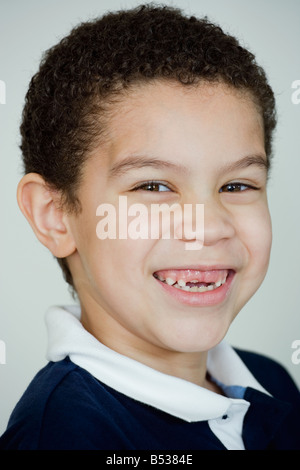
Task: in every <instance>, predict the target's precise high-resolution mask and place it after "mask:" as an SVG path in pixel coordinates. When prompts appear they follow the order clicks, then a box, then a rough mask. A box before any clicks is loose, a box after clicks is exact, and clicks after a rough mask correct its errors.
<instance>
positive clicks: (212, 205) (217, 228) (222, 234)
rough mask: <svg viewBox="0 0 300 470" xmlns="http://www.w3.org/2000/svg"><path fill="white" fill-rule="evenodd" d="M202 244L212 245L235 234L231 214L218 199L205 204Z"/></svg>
mask: <svg viewBox="0 0 300 470" xmlns="http://www.w3.org/2000/svg"><path fill="white" fill-rule="evenodd" d="M204 207H205V212H204V242H203V244H204V246H212V245H215V244H217V243H219V242H220V241H222V240H223V241H224V240H228V239H230V238H232V237H234V235H235V228H234V223H233V219H232V215H231V214H230V212H229V211H228V210H226V209H225V207H224V206H223V205H222V204H221V203H220V202H219V201H210V202H207V203H206V204H205V206H204Z"/></svg>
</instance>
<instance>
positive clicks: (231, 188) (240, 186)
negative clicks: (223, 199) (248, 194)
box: [219, 183, 258, 193]
mask: <svg viewBox="0 0 300 470" xmlns="http://www.w3.org/2000/svg"><path fill="white" fill-rule="evenodd" d="M247 189H254V190H256V189H258V188H255V187H254V186H251V185H249V184H244V183H229V184H225V185H224V186H222V188H220V189H219V193H224V192H226V193H236V192H241V191H246V190H247Z"/></svg>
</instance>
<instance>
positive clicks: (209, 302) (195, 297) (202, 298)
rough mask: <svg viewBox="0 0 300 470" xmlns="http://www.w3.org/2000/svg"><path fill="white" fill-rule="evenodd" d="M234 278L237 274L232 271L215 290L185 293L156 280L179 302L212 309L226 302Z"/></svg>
mask: <svg viewBox="0 0 300 470" xmlns="http://www.w3.org/2000/svg"><path fill="white" fill-rule="evenodd" d="M234 276H235V272H234V271H232V270H230V271H229V273H228V276H227V278H226V281H225V283H224V284H222V285H221V286H220V287H217V288H216V289H214V290H210V291H206V292H188V291H184V290H181V289H179V288H177V287H173V286H169V285H168V284H166V283H165V282H162V281H160V280H159V279H157V278H155V279H156V281H157V282H159V284H160V286H161V287H162V288H163V289H164V290H165V292H167V293H168V294H169V295H171V296H172V297H173V298H174V299H175V300H177V301H178V302H181V303H183V304H186V305H192V306H196V307H210V306H213V305H218V304H220V303H222V302H224V300H225V299H226V298H227V296H228V293H229V290H230V287H231V285H232V282H233V279H234Z"/></svg>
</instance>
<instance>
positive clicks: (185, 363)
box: [0, 6, 300, 450]
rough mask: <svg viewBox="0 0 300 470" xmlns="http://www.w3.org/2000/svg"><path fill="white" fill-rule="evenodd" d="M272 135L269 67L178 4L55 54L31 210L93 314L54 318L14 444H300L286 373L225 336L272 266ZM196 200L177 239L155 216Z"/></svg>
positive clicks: (147, 9)
mask: <svg viewBox="0 0 300 470" xmlns="http://www.w3.org/2000/svg"><path fill="white" fill-rule="evenodd" d="M275 124H276V117H275V103H274V95H273V92H272V90H271V88H270V86H269V85H268V83H267V80H266V77H265V74H264V72H263V70H262V69H261V68H260V67H259V66H258V65H257V64H256V62H255V59H254V56H253V55H252V54H251V53H249V52H248V51H246V50H245V49H243V48H242V47H241V46H240V45H239V44H238V42H237V41H236V39H234V38H233V37H230V36H228V35H226V34H224V33H223V31H222V30H221V29H220V28H219V27H217V26H215V25H213V24H210V23H209V22H208V21H207V20H206V19H204V20H198V19H196V18H194V17H191V18H187V17H185V16H183V15H182V13H181V12H180V11H178V10H176V9H172V8H167V7H155V6H141V7H139V8H136V9H134V10H130V11H123V12H118V13H111V14H107V15H105V16H104V17H103V18H101V19H98V20H95V21H92V22H88V23H84V24H82V25H80V26H79V27H78V28H75V29H74V30H73V31H72V32H71V34H70V35H69V36H68V37H67V38H65V39H63V40H62V41H61V42H60V43H59V44H58V45H57V46H55V47H53V48H52V49H51V50H50V51H48V53H47V54H46V55H45V57H44V59H43V61H42V64H41V67H40V70H39V72H38V73H37V74H36V75H35V76H34V77H33V79H32V81H31V84H30V88H29V91H28V94H27V97H26V105H25V108H24V113H23V122H22V125H21V133H22V145H21V148H22V151H23V157H24V164H25V176H24V177H23V178H22V180H21V182H20V184H19V186H18V202H19V205H20V208H21V210H22V212H23V213H24V215H25V216H26V217H27V219H28V221H29V223H30V224H31V226H32V228H33V230H34V232H35V234H36V236H37V237H38V239H39V240H40V241H41V242H42V243H43V244H44V245H45V246H47V247H48V248H49V250H50V251H51V252H52V254H53V255H54V256H55V257H56V258H57V259H58V261H59V263H60V265H61V267H62V269H63V272H64V276H65V278H66V281H67V282H68V283H69V284H70V285H71V286H72V288H73V289H74V292H75V293H76V295H77V297H78V300H79V305H78V306H74V307H55V308H52V309H50V310H49V312H48V313H47V317H46V320H47V327H48V334H49V346H48V358H49V364H48V365H47V366H46V367H45V368H44V369H42V370H41V371H40V372H39V373H38V374H37V376H36V377H35V378H34V380H33V381H32V383H31V384H30V386H29V387H28V389H27V390H26V392H25V394H24V395H23V397H22V398H21V400H20V402H19V403H18V405H17V406H16V408H15V410H14V412H13V414H12V416H11V419H10V422H9V424H8V429H7V431H6V432H5V433H4V435H3V436H2V438H1V440H0V447H1V448H3V449H106V450H108V449H151V450H154V449H170V450H176V449H181V450H184V449H190V450H191V449H296V448H299V442H300V438H299V437H300V436H299V430H298V419H299V405H300V404H299V391H298V390H297V388H296V386H295V385H294V383H293V382H292V380H291V379H290V377H289V376H288V374H287V373H286V371H285V370H284V369H283V368H282V367H281V366H279V365H278V364H276V363H275V362H273V361H272V360H270V359H267V358H265V357H262V356H259V355H256V354H253V353H249V352H245V351H235V350H233V349H232V348H231V347H230V346H229V345H228V344H226V343H225V342H224V341H223V338H224V336H225V335H226V332H227V330H228V328H229V326H230V324H231V322H232V321H233V319H234V318H235V316H236V315H237V314H238V313H239V311H240V310H241V308H242V307H243V306H244V305H245V303H246V302H247V301H248V300H249V299H250V298H251V297H252V295H253V294H254V293H255V291H256V290H257V289H258V288H259V286H260V285H261V283H262V281H263V279H264V276H265V274H266V271H267V267H268V262H269V255H270V248H271V238H272V235H271V222H270V216H269V211H268V203H267V196H266V185H267V177H268V172H269V168H270V158H271V151H272V146H271V143H272V133H273V130H274V128H275ZM124 200H125V201H126V207H127V208H128V214H125V219H126V220H125V219H124V211H123V210H122V207H124V206H122V207H121V205H120V201H124ZM188 204H190V205H192V209H193V210H192V211H191V212H190V213H189V214H188V216H186V212H184V213H183V218H182V219H180V221H179V222H178V219H176V218H175V215H174V218H173V219H172V220H171V217H170V219H169V221H170V222H169V228H170V229H172V230H170V233H172V236H170V237H165V236H163V235H164V234H165V231H164V229H163V228H162V227H161V226H160V219H159V220H156V221H153V219H152V218H151V217H150V214H152V212H151V211H152V208H153V206H154V205H159V206H160V207H163V208H164V209H163V210H162V215H163V214H166V212H167V208H170V207H173V205H176V207H177V208H182V209H183V210H184V209H185V207H186V205H188ZM137 205H138V206H137ZM199 205H202V206H201V207H204V210H205V212H204V224H201V223H200V224H199V223H198V222H199V220H198V219H197V220H196V229H195V220H194V218H193V215H194V214H195V210H197V209H198V208H199ZM110 208H115V213H113V212H112V214H113V217H112V218H110V219H108V220H106V219H104V222H105V223H102V222H103V219H99V217H101V216H104V215H105V213H106V212H109V210H110ZM133 208H134V210H136V209H137V208H138V209H139V211H140V214H142V215H141V217H140V218H138V223H136V222H137V221H136V219H132V217H133V216H134V215H136V213H137V212H135V211H134V210H133ZM105 211H106V212H105ZM110 215H111V214H110ZM175 219H176V221H175ZM124 220H125V222H126V224H124ZM132 222H134V223H135V224H136V225H135V228H136V230H135V231H131V232H130V231H129V228H131V229H132V228H133V227H134V225H132ZM111 227H113V228H116V229H117V230H115V231H114V230H112V232H113V234H112V235H111V232H110V229H111ZM145 227H146V229H145ZM108 228H109V230H108ZM154 229H155V230H154ZM156 229H157V230H156ZM129 232H130V233H129ZM141 233H142V234H143V236H139V235H141ZM116 234H117V235H116ZM154 234H156V235H155V236H154ZM157 234H158V235H157ZM129 235H130V236H129ZM297 417H298V419H297Z"/></svg>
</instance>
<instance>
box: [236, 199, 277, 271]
mask: <svg viewBox="0 0 300 470" xmlns="http://www.w3.org/2000/svg"><path fill="white" fill-rule="evenodd" d="M238 230H239V235H240V239H241V240H242V243H243V245H244V247H245V249H246V251H247V256H248V266H249V268H252V269H254V270H255V271H256V274H257V276H258V278H261V277H264V275H265V273H266V270H267V267H268V264H269V258H270V251H271V245H272V224H271V218H270V213H269V210H268V207H267V206H266V205H265V204H262V205H261V206H256V207H255V208H253V209H252V210H251V211H248V212H247V213H246V211H245V215H244V216H243V217H241V219H240V220H239V229H238Z"/></svg>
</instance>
